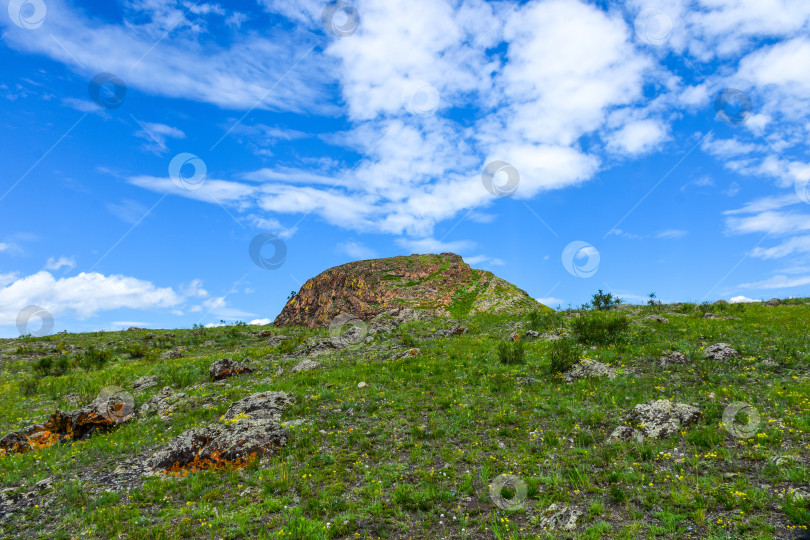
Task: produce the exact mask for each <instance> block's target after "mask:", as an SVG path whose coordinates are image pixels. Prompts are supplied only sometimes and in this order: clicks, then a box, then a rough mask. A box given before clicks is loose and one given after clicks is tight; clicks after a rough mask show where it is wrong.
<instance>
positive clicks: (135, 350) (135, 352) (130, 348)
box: [124, 343, 149, 358]
mask: <svg viewBox="0 0 810 540" xmlns="http://www.w3.org/2000/svg"><path fill="white" fill-rule="evenodd" d="M124 352H125V353H126V354H128V355H129V357H130V358H143V357H144V356H146V354H147V353H148V352H149V349H148V348H147V347H144V346H143V345H141V344H140V343H133V344H131V345H127V346H126V347H124Z"/></svg>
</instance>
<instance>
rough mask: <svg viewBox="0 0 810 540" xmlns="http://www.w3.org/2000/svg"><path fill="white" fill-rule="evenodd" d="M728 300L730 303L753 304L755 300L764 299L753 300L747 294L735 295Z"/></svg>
mask: <svg viewBox="0 0 810 540" xmlns="http://www.w3.org/2000/svg"><path fill="white" fill-rule="evenodd" d="M728 302H729V304H751V303H754V302H762V300H753V299H751V298H746V297H745V296H735V297H734V298H730V299H729V301H728Z"/></svg>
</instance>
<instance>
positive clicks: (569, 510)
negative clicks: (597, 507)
mask: <svg viewBox="0 0 810 540" xmlns="http://www.w3.org/2000/svg"><path fill="white" fill-rule="evenodd" d="M580 515H582V512H580V511H579V510H577V509H576V508H575V507H569V506H568V505H567V504H561V503H560V504H557V503H554V504H552V505H551V506H549V507H548V508H546V509H545V510H544V511H543V516H542V517H541V518H540V523H539V526H540V527H542V528H543V529H547V530H549V531H556V530H558V529H561V530H564V531H569V532H570V531H573V530H575V529H576V528H577V520H578V519H579V516H580Z"/></svg>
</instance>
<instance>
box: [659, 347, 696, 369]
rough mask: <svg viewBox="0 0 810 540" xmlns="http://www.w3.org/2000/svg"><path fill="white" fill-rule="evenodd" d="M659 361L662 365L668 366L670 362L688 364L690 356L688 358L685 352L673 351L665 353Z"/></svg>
mask: <svg viewBox="0 0 810 540" xmlns="http://www.w3.org/2000/svg"><path fill="white" fill-rule="evenodd" d="M658 361H659V362H660V364H661V366H668V365H670V364H688V363H689V358H687V357H686V355H684V354H683V353H680V352H678V351H672V352H669V353H667V354H665V355H663V356H662V357H661V358H659V360H658Z"/></svg>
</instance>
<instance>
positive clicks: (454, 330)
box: [433, 324, 467, 337]
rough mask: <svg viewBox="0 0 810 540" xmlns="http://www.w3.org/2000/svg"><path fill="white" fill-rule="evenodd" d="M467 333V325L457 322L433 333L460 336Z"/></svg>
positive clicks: (441, 335)
mask: <svg viewBox="0 0 810 540" xmlns="http://www.w3.org/2000/svg"><path fill="white" fill-rule="evenodd" d="M466 333H467V328H466V327H464V326H460V325H458V324H455V325H453V326H451V327H450V328H445V329H443V330H436V331H435V332H433V335H434V336H437V337H449V336H460V335H462V334H466Z"/></svg>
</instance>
